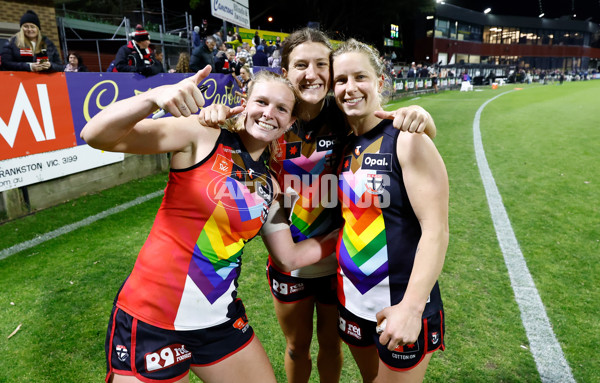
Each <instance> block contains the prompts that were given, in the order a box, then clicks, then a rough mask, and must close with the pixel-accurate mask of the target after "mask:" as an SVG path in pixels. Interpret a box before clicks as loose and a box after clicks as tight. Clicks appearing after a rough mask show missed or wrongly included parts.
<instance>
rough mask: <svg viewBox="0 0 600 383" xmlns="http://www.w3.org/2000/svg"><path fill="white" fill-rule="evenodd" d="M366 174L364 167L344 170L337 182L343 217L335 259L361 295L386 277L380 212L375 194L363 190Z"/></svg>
mask: <svg viewBox="0 0 600 383" xmlns="http://www.w3.org/2000/svg"><path fill="white" fill-rule="evenodd" d="M353 160H354V159H353ZM366 175H367V174H366V171H364V170H358V171H357V172H356V173H352V172H350V171H348V172H344V173H342V174H341V175H340V179H339V183H338V192H339V193H340V199H341V201H342V215H343V217H344V220H345V223H344V228H343V232H342V237H341V241H340V243H339V246H338V261H339V264H340V267H341V268H342V270H343V271H344V274H345V275H346V276H347V277H348V279H350V281H351V282H352V283H353V284H354V285H355V287H356V288H357V290H358V291H360V293H361V294H365V293H366V292H367V291H369V290H371V289H372V288H373V287H374V286H376V285H377V284H378V283H379V282H381V281H382V280H383V279H385V278H386V277H387V276H388V255H387V239H386V232H385V223H384V220H383V213H382V212H381V209H380V208H379V207H378V204H377V203H376V201H375V200H376V199H377V198H378V196H377V195H373V194H370V193H368V192H367V191H366V188H365V182H364V180H365V179H366ZM365 206H366V207H365Z"/></svg>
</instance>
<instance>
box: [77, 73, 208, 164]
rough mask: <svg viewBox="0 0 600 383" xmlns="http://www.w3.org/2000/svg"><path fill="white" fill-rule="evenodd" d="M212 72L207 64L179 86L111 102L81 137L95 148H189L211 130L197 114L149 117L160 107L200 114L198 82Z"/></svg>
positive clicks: (145, 150) (152, 150)
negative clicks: (194, 115)
mask: <svg viewBox="0 0 600 383" xmlns="http://www.w3.org/2000/svg"><path fill="white" fill-rule="evenodd" d="M209 73H210V67H206V68H204V69H203V70H202V71H200V72H198V73H196V74H195V75H194V76H192V77H189V78H186V79H184V80H182V81H180V82H179V83H177V84H175V85H165V86H161V87H158V88H155V89H151V90H149V91H148V92H145V93H143V94H140V95H138V96H135V97H131V98H128V99H125V100H121V101H119V102H116V103H114V104H112V105H110V106H109V107H108V108H106V109H104V110H103V111H101V112H100V113H98V114H97V115H96V116H94V118H92V119H91V120H90V121H89V122H88V124H87V125H86V126H85V127H84V128H83V130H82V132H81V138H83V139H84V140H85V141H86V142H87V143H88V144H89V145H90V146H92V147H94V148H97V149H102V150H108V151H118V152H126V153H137V154H151V153H165V152H178V151H186V150H189V149H190V146H191V145H192V144H193V143H194V142H196V141H197V139H196V138H197V137H198V135H199V134H200V135H201V134H203V131H206V130H208V129H202V126H201V125H200V124H199V123H198V122H197V119H196V118H195V117H191V118H185V119H177V118H174V117H171V118H162V119H158V120H151V119H147V118H146V117H147V116H148V115H149V114H150V113H152V112H153V111H155V110H156V109H157V108H159V107H160V108H163V109H165V110H166V111H168V112H170V113H171V114H173V116H175V117H182V116H183V117H189V116H191V115H192V113H196V112H197V111H198V110H199V107H201V106H202V105H204V98H203V97H202V93H201V92H200V90H199V89H198V87H197V85H198V83H200V81H201V80H202V79H204V78H205V77H206V76H208V74H209ZM211 130H212V129H211Z"/></svg>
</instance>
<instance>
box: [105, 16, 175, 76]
mask: <svg viewBox="0 0 600 383" xmlns="http://www.w3.org/2000/svg"><path fill="white" fill-rule="evenodd" d="M132 37H133V40H131V41H130V42H129V43H127V44H126V45H123V46H122V47H121V48H119V51H118V52H117V55H116V56H115V70H116V71H117V72H136V73H140V74H142V75H144V76H152V75H155V74H158V73H161V72H162V71H163V68H162V64H161V63H160V62H159V61H158V60H156V57H155V56H154V52H153V51H152V49H150V35H149V34H148V32H147V31H146V30H145V29H144V28H143V27H142V26H141V25H138V26H137V27H135V31H134V32H133V34H132Z"/></svg>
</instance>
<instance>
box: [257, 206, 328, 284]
mask: <svg viewBox="0 0 600 383" xmlns="http://www.w3.org/2000/svg"><path fill="white" fill-rule="evenodd" d="M338 232H339V231H338V230H334V231H333V232H331V233H329V234H327V235H324V236H320V237H315V238H308V239H305V240H304V241H300V242H297V243H296V242H294V240H293V238H292V233H291V231H290V227H289V223H288V220H287V218H286V217H285V212H284V209H283V208H282V207H281V206H280V204H279V201H275V202H273V204H272V205H271V209H270V211H269V217H268V218H267V221H266V222H265V225H264V226H263V230H262V232H261V234H262V238H263V242H264V243H265V246H266V247H267V250H268V251H269V254H270V255H271V259H272V260H273V262H274V263H275V265H276V266H277V267H278V268H279V269H281V270H282V271H285V272H290V271H292V270H296V269H299V268H301V267H304V266H308V265H312V264H313V263H316V262H318V261H320V260H321V259H323V258H325V257H327V256H329V255H331V254H332V253H334V252H335V246H336V243H337V238H338Z"/></svg>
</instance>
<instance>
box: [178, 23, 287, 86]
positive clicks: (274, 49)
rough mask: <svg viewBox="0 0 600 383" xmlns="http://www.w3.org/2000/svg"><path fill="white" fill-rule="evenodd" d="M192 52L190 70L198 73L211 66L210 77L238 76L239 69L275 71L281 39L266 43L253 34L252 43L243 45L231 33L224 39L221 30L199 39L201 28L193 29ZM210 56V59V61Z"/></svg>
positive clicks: (279, 56)
mask: <svg viewBox="0 0 600 383" xmlns="http://www.w3.org/2000/svg"><path fill="white" fill-rule="evenodd" d="M194 31H195V33H194V35H193V37H192V39H193V44H192V45H193V46H194V48H193V50H192V54H191V57H190V69H191V70H192V71H197V70H199V69H201V68H203V67H204V66H205V65H211V66H212V68H213V73H224V74H229V73H234V74H235V75H236V76H239V75H240V69H241V68H242V67H243V66H245V65H247V66H248V67H250V68H252V67H254V66H260V67H272V68H278V67H279V66H280V65H281V39H280V38H279V37H277V39H276V40H275V41H265V40H264V39H261V37H260V35H259V33H258V31H256V33H255V35H254V37H253V38H252V40H251V42H250V43H248V42H244V41H243V40H242V38H241V36H240V35H239V34H238V33H236V32H233V31H228V32H227V35H226V36H224V35H223V31H222V30H221V29H220V30H218V31H216V32H215V33H214V34H212V35H207V36H204V38H202V35H201V33H200V32H201V28H200V27H194ZM211 56H212V57H211Z"/></svg>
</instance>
